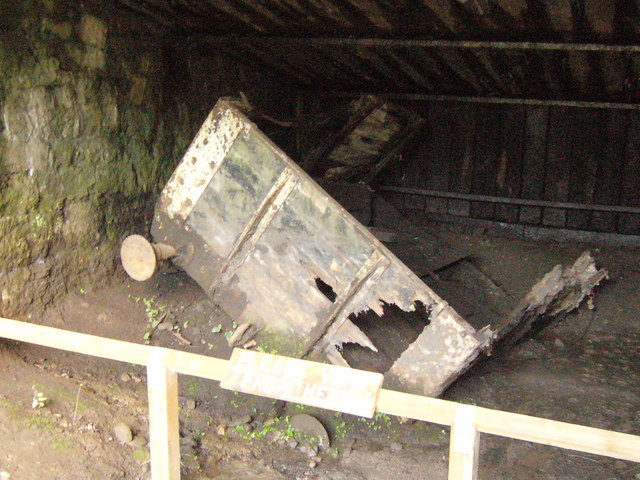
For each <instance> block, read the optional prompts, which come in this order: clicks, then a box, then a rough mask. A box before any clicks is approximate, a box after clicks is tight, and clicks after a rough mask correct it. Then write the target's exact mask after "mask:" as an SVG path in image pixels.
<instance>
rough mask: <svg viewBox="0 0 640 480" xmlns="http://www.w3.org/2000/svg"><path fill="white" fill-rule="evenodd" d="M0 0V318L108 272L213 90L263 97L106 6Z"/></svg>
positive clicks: (34, 308) (250, 84)
mask: <svg viewBox="0 0 640 480" xmlns="http://www.w3.org/2000/svg"><path fill="white" fill-rule="evenodd" d="M2 3H3V5H1V6H0V32H1V33H0V259H1V260H0V314H1V315H4V316H11V315H17V314H21V313H22V314H24V313H32V314H35V313H39V312H40V311H41V310H42V308H43V307H45V306H46V305H48V304H49V303H50V302H51V301H52V300H53V299H54V298H56V296H58V295H61V294H64V293H65V292H67V291H69V290H70V289H74V288H77V289H80V288H84V289H89V288H91V286H92V285H95V284H96V283H100V282H102V281H104V280H105V279H106V278H108V277H109V276H110V275H111V274H112V273H113V272H114V271H116V270H117V269H118V268H119V259H118V249H119V244H120V241H121V240H122V238H123V237H124V236H125V235H126V234H129V233H133V232H136V233H146V232H147V228H148V221H149V220H150V218H151V215H152V211H153V203H154V200H155V197H156V195H157V193H158V192H159V190H160V189H161V188H162V186H163V185H164V183H165V182H166V180H167V179H168V177H169V175H170V174H171V172H172V171H173V169H174V167H175V165H176V164H177V162H178V161H179V159H180V157H181V155H182V152H183V151H184V150H185V149H186V147H187V146H188V144H189V142H190V141H191V139H192V137H193V135H194V134H195V132H196V131H197V129H198V127H199V125H200V123H201V122H202V120H203V119H204V117H205V116H206V114H207V112H208V111H209V110H210V109H211V107H212V106H213V104H214V103H215V101H216V99H217V97H218V96H220V95H229V94H236V95H237V94H238V92H239V91H240V90H244V91H245V92H248V93H252V95H254V98H255V96H260V95H264V94H265V93H268V91H266V90H267V89H266V84H264V83H263V82H260V76H259V74H257V73H256V72H251V71H248V70H246V69H243V67H241V66H238V65H235V64H234V63H233V62H230V61H229V60H227V59H225V58H224V57H222V56H217V57H213V58H200V57H198V56H197V54H195V53H193V52H192V51H191V50H190V49H189V48H188V47H186V46H181V47H175V46H173V45H172V44H171V43H170V42H167V41H166V40H163V39H165V38H166V36H167V34H168V32H167V31H166V30H162V29H160V28H159V27H157V26H155V25H153V24H151V23H146V21H145V20H144V19H141V18H138V17H133V16H131V15H132V14H127V13H126V12H122V11H118V10H114V9H113V7H104V6H97V7H94V8H93V9H91V8H90V7H88V6H87V4H88V3H89V2H80V1H75V0H67V1H55V0H44V1H43V0H38V1H35V0H33V1H25V2H2ZM101 3H105V2H101ZM106 3H107V4H111V2H106ZM258 85H259V87H257V86H258ZM258 90H260V91H259V92H258ZM254 91H255V93H254ZM272 91H277V92H279V94H280V95H282V89H274V90H272Z"/></svg>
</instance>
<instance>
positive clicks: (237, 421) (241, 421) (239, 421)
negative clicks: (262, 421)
mask: <svg viewBox="0 0 640 480" xmlns="http://www.w3.org/2000/svg"><path fill="white" fill-rule="evenodd" d="M249 422H251V417H250V416H249V415H243V416H241V417H235V418H232V419H231V421H230V422H229V426H230V427H237V426H239V425H246V424H247V423H249Z"/></svg>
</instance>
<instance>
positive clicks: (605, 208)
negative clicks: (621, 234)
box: [380, 185, 640, 213]
mask: <svg viewBox="0 0 640 480" xmlns="http://www.w3.org/2000/svg"><path fill="white" fill-rule="evenodd" d="M380 190H382V191H383V192H395V193H407V194H410V195H423V196H425V197H437V198H450V199H455V200H471V201H476V202H488V203H502V204H507V205H525V206H530V207H547V208H566V209H568V210H593V211H597V212H613V213H640V207H628V206H625V205H595V204H594V205H591V204H587V203H571V202H554V201H549V200H530V199H527V198H507V197H494V196H491V195H478V194H473V193H457V192H441V191H437V190H425V189H421V188H406V187H394V186H390V185H389V186H383V187H381V188H380Z"/></svg>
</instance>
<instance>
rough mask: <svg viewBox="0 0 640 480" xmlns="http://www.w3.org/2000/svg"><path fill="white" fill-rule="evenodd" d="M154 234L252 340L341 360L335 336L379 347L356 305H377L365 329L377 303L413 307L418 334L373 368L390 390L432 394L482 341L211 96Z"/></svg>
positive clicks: (163, 200) (389, 325) (340, 342)
mask: <svg viewBox="0 0 640 480" xmlns="http://www.w3.org/2000/svg"><path fill="white" fill-rule="evenodd" d="M152 234H153V237H154V240H155V241H156V242H160V243H162V244H166V245H170V246H172V247H174V248H175V249H176V250H177V252H178V254H177V256H176V257H175V258H174V263H176V264H177V265H179V266H180V267H182V268H183V269H184V270H185V271H186V272H187V273H188V274H189V275H190V276H191V277H192V278H194V279H195V280H196V281H197V282H198V283H199V285H200V286H201V287H202V288H203V289H204V290H205V291H206V292H207V294H208V295H209V296H210V297H211V298H213V299H214V300H215V301H216V302H217V303H219V304H220V305H221V306H222V307H223V308H224V309H225V310H226V312H227V313H228V314H229V315H230V316H231V317H233V318H234V319H235V320H236V321H237V322H238V323H250V324H252V325H254V326H255V328H256V330H258V334H257V337H256V340H257V341H258V344H263V345H271V346H275V347H274V348H276V349H277V351H278V353H283V354H285V355H290V356H297V357H303V356H312V357H314V358H316V357H319V356H322V357H325V358H328V359H329V360H330V361H332V362H333V363H337V364H342V365H345V364H348V363H347V362H346V360H345V359H344V358H343V357H342V355H341V350H342V347H343V346H344V345H345V344H349V343H354V344H358V345H360V346H361V347H363V348H366V349H368V350H369V351H370V352H373V353H374V354H375V352H376V351H377V350H378V347H380V345H375V344H374V343H373V342H372V341H371V340H370V338H369V337H368V335H367V333H366V332H365V331H363V330H362V329H360V328H359V327H358V326H357V325H356V324H355V323H354V321H355V320H354V321H352V320H353V319H354V318H355V317H354V315H356V314H358V313H359V312H363V311H373V312H377V314H379V317H380V321H379V322H378V323H377V324H376V325H375V328H384V329H393V328H394V322H393V321H392V319H388V318H385V313H384V312H385V311H384V309H383V305H394V306H396V307H399V309H401V311H403V312H414V313H415V312H416V311H419V312H423V313H424V315H423V316H424V319H423V320H424V327H422V324H420V326H419V328H420V329H421V331H420V332H418V333H419V335H418V337H417V339H411V340H410V341H407V343H406V345H404V346H403V349H404V350H405V351H404V353H403V354H402V355H401V356H400V357H399V358H398V359H397V361H395V363H394V364H393V366H392V367H391V369H390V370H388V372H380V373H385V378H386V379H387V380H388V381H389V382H391V383H394V384H397V385H399V388H404V389H405V390H407V389H408V390H409V391H413V392H416V393H422V394H427V395H437V394H439V393H440V392H441V391H442V390H443V389H444V388H445V387H446V386H447V385H448V384H449V383H450V382H451V381H452V380H453V379H454V378H455V377H456V376H457V375H459V374H460V373H462V371H463V370H464V369H465V368H466V367H467V366H468V365H469V364H470V362H471V361H472V360H473V359H474V358H475V357H476V356H477V355H478V353H479V352H480V351H482V350H483V349H484V348H486V347H487V346H488V344H489V342H490V339H491V335H490V333H489V334H487V332H481V333H478V332H476V331H475V330H474V329H473V328H472V327H471V326H470V325H469V324H468V323H467V322H465V321H464V320H463V319H462V318H461V317H460V316H459V315H458V314H457V313H456V312H455V311H454V310H453V309H452V308H451V307H450V306H449V305H448V304H447V303H446V302H445V301H443V300H442V299H441V298H440V297H438V296H437V295H436V294H435V293H434V292H433V291H432V290H431V289H430V288H429V287H427V286H426V285H425V284H424V283H423V282H422V281H421V280H420V279H419V278H418V277H417V276H416V275H415V274H413V272H411V270H409V269H408V268H407V267H406V266H404V265H403V264H402V263H401V262H400V261H399V260H398V259H397V258H396V257H395V256H394V255H393V254H392V253H391V252H390V251H389V250H388V249H387V248H386V247H385V246H384V245H383V244H382V243H380V241H378V240H377V239H376V238H375V237H374V236H373V235H372V234H371V233H370V232H369V231H368V230H367V229H366V227H364V226H363V225H361V224H360V223H358V222H357V221H356V220H355V219H354V218H353V217H352V216H351V215H349V214H348V213H347V212H346V210H345V209H344V208H342V207H341V206H340V205H339V204H338V203H337V202H336V201H335V200H333V199H332V198H331V197H330V196H329V195H328V194H327V193H326V192H325V191H324V190H322V188H320V187H319V186H318V185H317V184H316V183H315V182H314V181H313V180H312V179H311V178H310V177H309V176H308V175H307V174H306V173H305V172H304V171H302V170H301V169H300V168H299V167H298V166H297V165H296V164H295V163H294V162H293V161H291V160H290V159H289V158H288V157H287V156H286V155H285V154H284V153H283V152H282V151H281V150H280V149H278V148H277V147H276V146H275V145H274V144H273V143H272V142H271V141H270V140H269V139H268V138H267V137H266V136H265V135H264V134H263V133H262V132H260V130H258V128H257V127H256V126H255V125H254V124H252V123H251V122H250V121H249V120H248V119H247V118H246V117H245V116H244V115H243V114H242V113H241V112H240V111H239V110H238V109H237V108H235V107H234V104H233V103H232V102H230V101H228V100H220V101H219V102H218V103H217V104H216V106H215V108H214V109H213V111H212V112H211V114H210V115H209V117H208V118H207V120H206V121H205V123H204V125H203V127H202V129H201V130H200V132H198V134H197V136H196V138H195V140H194V142H193V143H192V145H191V147H190V148H189V150H188V151H187V153H186V154H185V156H184V158H183V160H182V161H181V163H180V165H179V166H178V167H177V169H176V171H175V173H174V175H173V176H172V177H171V179H170V180H169V182H168V184H167V185H166V187H165V189H164V190H163V192H162V194H161V197H160V199H159V201H158V204H157V207H156V212H155V217H154V222H153V226H152ZM417 305H419V306H420V309H417V307H416V306H417ZM398 341H399V342H402V338H400V340H398ZM403 385H404V386H405V387H403ZM407 386H408V387H407Z"/></svg>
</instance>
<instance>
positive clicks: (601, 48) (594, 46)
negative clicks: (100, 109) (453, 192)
mask: <svg viewBox="0 0 640 480" xmlns="http://www.w3.org/2000/svg"><path fill="white" fill-rule="evenodd" d="M191 38H193V39H194V40H205V41H207V43H211V44H242V43H259V44H263V45H265V44H271V45H278V46H304V45H312V46H316V47H318V46H324V47H336V46H350V47H381V48H397V47H414V48H454V49H456V48H457V49H477V48H480V49H490V50H547V51H550V50H555V51H583V52H632V53H640V45H635V44H634V45H612V44H605V43H563V42H501V41H484V40H427V39H415V40H414V39H405V38H352V37H344V38H324V37H313V38H305V37H267V36H252V37H234V36H210V35H206V36H197V35H195V36H193V37H191Z"/></svg>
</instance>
